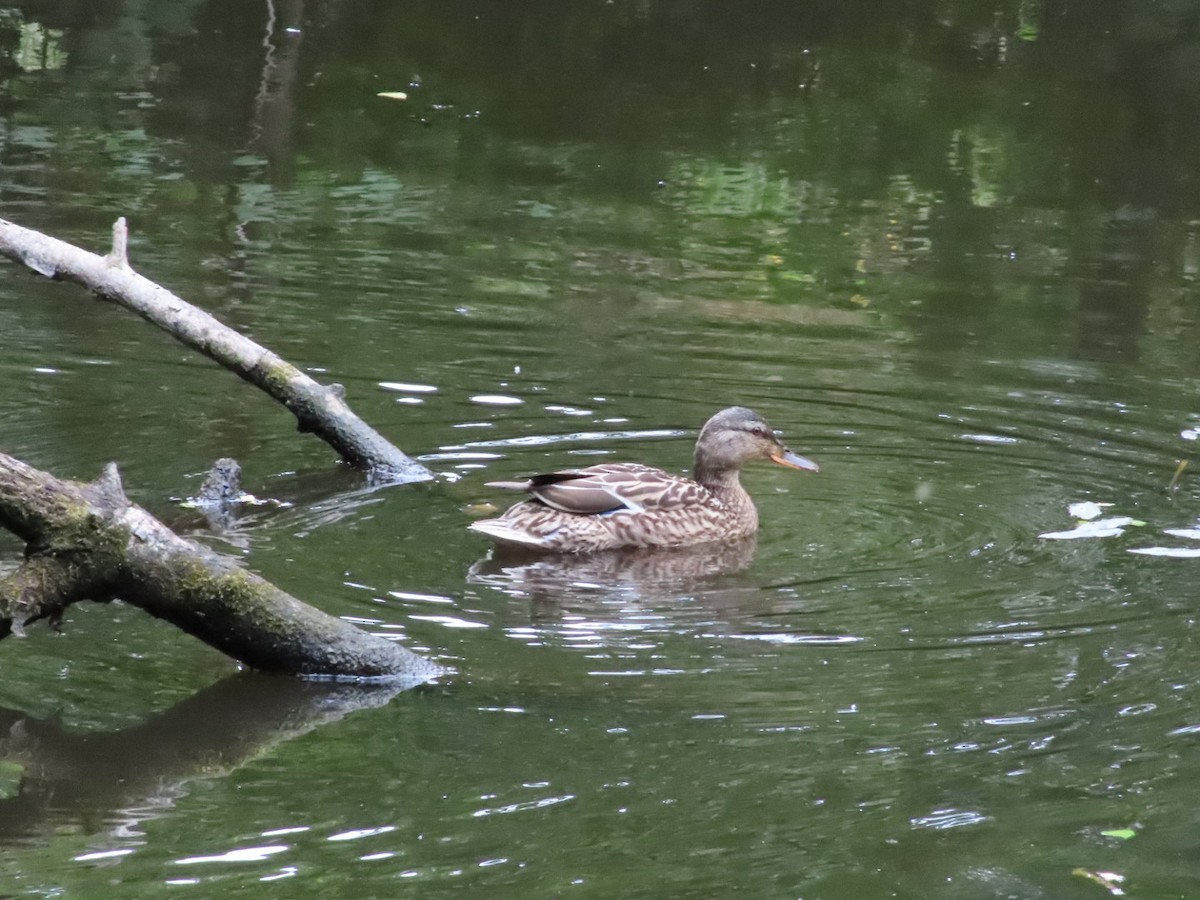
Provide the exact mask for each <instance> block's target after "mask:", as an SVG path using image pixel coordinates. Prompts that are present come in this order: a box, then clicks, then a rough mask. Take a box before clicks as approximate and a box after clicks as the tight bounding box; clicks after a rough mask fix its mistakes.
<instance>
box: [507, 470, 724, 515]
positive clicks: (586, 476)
mask: <svg viewBox="0 0 1200 900" xmlns="http://www.w3.org/2000/svg"><path fill="white" fill-rule="evenodd" d="M489 486H490V487H498V488H504V489H507V490H519V491H525V492H526V493H528V494H532V495H533V496H534V497H535V498H537V499H538V500H540V501H541V502H542V503H544V504H546V505H547V506H549V507H552V508H553V509H557V510H561V511H562V512H567V513H574V514H576V515H581V516H595V515H602V514H604V513H610V512H616V511H618V510H622V509H626V510H631V511H633V512H645V511H648V510H669V509H679V508H681V507H685V506H691V505H694V504H696V503H700V502H702V501H703V499H704V488H702V487H701V486H700V485H698V484H697V483H696V482H694V481H692V480H691V479H690V478H683V477H681V476H679V475H672V474H670V473H669V472H664V471H663V470H662V469H655V468H654V467H652V466H643V465H641V464H640V463H602V464H600V465H598V466H588V467H587V468H586V469H577V470H569V471H562V472H550V473H547V474H545V475H534V476H533V477H532V478H530V479H528V480H527V481H493V482H489Z"/></svg>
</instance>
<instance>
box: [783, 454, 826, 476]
mask: <svg viewBox="0 0 1200 900" xmlns="http://www.w3.org/2000/svg"><path fill="white" fill-rule="evenodd" d="M771 460H772V461H773V462H777V463H779V464H780V465H781V466H788V467H789V468H792V469H801V470H803V471H805V472H819V471H821V468H820V466H818V465H817V464H816V463H815V462H813V461H812V460H811V459H808V458H806V457H803V456H800V455H799V454H797V453H793V452H792V451H791V450H780V451H779V452H778V453H772V454H771Z"/></svg>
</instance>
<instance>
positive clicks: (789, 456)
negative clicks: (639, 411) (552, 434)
mask: <svg viewBox="0 0 1200 900" xmlns="http://www.w3.org/2000/svg"><path fill="white" fill-rule="evenodd" d="M754 459H770V460H773V461H774V462H777V463H779V464H780V465H784V466H791V467H792V468H794V469H804V470H806V471H809V472H815V471H817V464H816V463H815V462H813V461H812V460H809V459H805V458H804V457H803V456H797V455H796V454H795V453H793V452H792V451H791V450H789V449H788V448H787V447H785V446H784V445H783V443H782V442H781V441H780V440H779V436H778V435H776V434H775V432H774V431H772V430H771V426H770V425H768V424H767V423H766V421H765V420H764V419H763V417H762V416H760V415H759V414H758V413H756V412H754V410H751V409H746V408H745V407H744V406H731V407H730V408H729V409H723V410H721V411H720V412H719V413H717V414H716V415H715V416H713V417H712V418H711V419H709V420H708V421H707V422H705V423H704V427H703V428H702V429H700V437H699V438H698V439H697V440H696V453H695V458H694V464H693V468H692V474H693V476H694V478H695V480H692V479H691V478H684V477H682V476H680V475H672V474H670V473H669V472H664V471H663V470H662V469H655V468H652V467H650V466H643V465H641V464H640V463H602V464H600V465H598V466H588V467H587V468H586V469H577V470H572V471H564V472H553V473H550V474H548V475H534V476H533V477H532V478H530V479H529V480H528V481H493V482H489V483H488V486H489V487H497V488H504V489H506V490H513V491H525V492H526V493H529V494H532V495H533V497H532V499H530V500H524V501H522V502H520V503H517V504H516V505H515V506H512V507H510V508H509V509H508V510H507V511H506V512H505V513H504V515H502V516H500V517H498V518H495V519H483V520H481V521H479V522H474V523H472V525H471V526H470V527H471V530H472V531H478V532H480V533H481V534H486V535H487V536H488V537H489V538H491V539H492V540H493V541H495V542H496V543H498V544H506V545H510V546H518V547H525V548H529V549H534V550H549V551H552V552H559V553H583V552H590V551H594V550H615V549H617V548H620V547H686V546H689V545H691V544H702V543H704V542H706V541H720V540H731V539H733V538H740V537H745V536H746V535H748V534H753V533H754V532H755V531H757V530H758V511H757V510H756V509H755V508H754V501H753V500H751V499H750V495H749V494H747V493H746V490H745V488H743V487H742V485H741V482H740V481H739V480H738V472H739V471H740V470H741V468H742V465H743V464H745V463H747V462H750V461H751V460H754Z"/></svg>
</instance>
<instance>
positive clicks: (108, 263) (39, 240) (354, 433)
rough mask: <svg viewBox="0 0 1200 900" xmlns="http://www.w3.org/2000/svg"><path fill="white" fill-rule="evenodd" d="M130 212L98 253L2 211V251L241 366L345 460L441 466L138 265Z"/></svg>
mask: <svg viewBox="0 0 1200 900" xmlns="http://www.w3.org/2000/svg"><path fill="white" fill-rule="evenodd" d="M127 241H128V232H127V229H126V226H125V220H124V218H121V219H118V220H117V221H116V223H115V224H114V225H113V243H112V250H111V251H110V252H109V254H108V255H107V256H97V255H96V254H94V253H89V252H88V251H86V250H82V249H80V248H79V247H76V246H74V245H73V244H68V243H67V242H65V241H60V240H58V239H57V238H52V237H49V236H47V235H44V234H42V233H41V232H38V231H34V230H32V229H29V228H23V227H22V226H20V225H17V224H15V223H13V222H9V221H6V220H4V219H0V254H3V255H5V256H7V257H9V258H10V259H14V260H17V261H18V262H21V263H24V264H25V265H26V266H28V267H29V268H31V269H33V270H34V271H35V272H38V273H39V274H42V275H45V276H47V277H48V278H66V279H69V280H71V281H75V282H77V283H79V284H82V285H83V286H84V287H86V288H88V289H89V290H91V291H93V292H94V293H96V294H98V295H100V296H101V297H104V298H105V299H108V300H112V301H113V302H115V303H119V304H120V305H121V306H124V307H125V308H126V309H129V310H132V311H133V312H135V313H137V314H138V315H139V316H141V317H142V318H144V319H146V320H147V321H149V322H152V323H154V324H155V325H157V326H159V327H160V328H162V329H164V330H165V331H167V332H169V333H170V334H171V335H172V336H174V337H175V338H176V339H178V340H179V341H182V342H183V343H184V344H187V345H188V346H189V347H191V348H192V349H194V350H198V351H199V352H200V353H203V354H204V355H205V356H207V357H208V358H209V359H212V360H215V361H216V362H218V363H220V364H221V365H223V366H224V367H225V368H227V369H230V370H231V371H233V372H235V373H237V374H238V375H239V376H240V377H241V378H243V379H244V380H245V381H248V382H249V383H250V384H253V385H254V386H255V387H257V388H260V389H261V390H263V391H265V392H266V393H267V394H269V395H270V396H271V397H273V398H274V399H276V400H278V401H279V402H280V403H282V404H283V405H284V406H286V407H287V408H288V409H289V410H291V411H292V413H293V414H294V415H295V416H296V419H297V423H298V427H299V429H300V431H303V432H312V433H313V434H315V435H317V436H318V437H320V438H321V439H322V440H324V441H325V442H326V443H328V444H329V445H330V446H331V447H333V448H334V450H336V451H337V452H338V454H339V455H340V456H341V458H342V459H343V460H345V461H346V462H347V463H349V464H350V465H352V466H355V467H356V468H361V469H365V470H366V471H367V472H369V473H370V474H371V475H372V476H373V477H374V478H377V479H379V480H383V481H398V482H409V481H427V480H429V479H430V478H432V477H433V474H432V473H431V472H430V471H429V470H428V469H427V468H425V466H423V465H421V464H420V463H418V462H416V461H415V460H413V459H412V458H410V457H409V456H407V455H406V454H405V453H403V452H402V451H401V450H400V449H399V448H397V447H395V446H394V445H393V444H392V443H391V442H390V441H388V440H387V439H386V438H385V437H383V436H382V435H381V434H379V433H378V432H377V431H375V429H373V428H371V426H369V425H368V424H367V423H366V422H364V421H363V420H362V419H360V418H359V417H358V416H357V415H355V414H354V412H353V411H352V410H351V409H350V407H349V405H347V403H346V401H345V399H344V398H343V394H344V393H345V391H344V389H343V388H342V386H341V385H340V384H331V385H323V384H320V383H318V382H317V381H315V380H314V379H312V378H310V377H309V376H308V375H305V374H304V373H303V372H301V371H300V370H299V369H297V368H296V367H295V366H293V365H292V364H291V363H289V362H287V361H286V360H284V359H282V358H280V357H279V356H277V355H275V354H274V353H272V352H271V351H270V350H267V349H266V348H265V347H261V346H259V345H258V344H256V343H255V342H254V341H252V340H250V339H249V338H247V337H245V336H243V335H241V334H238V333H237V332H236V331H234V330H233V329H232V328H229V327H228V326H226V325H224V324H222V323H221V322H220V321H218V320H217V319H216V318H214V317H213V316H211V315H209V314H208V313H206V312H204V311H203V310H201V309H197V308H196V307H194V306H192V305H191V304H190V303H187V302H186V301H185V300H183V299H181V298H179V297H177V296H175V294H173V293H171V292H170V291H168V290H167V289H166V288H163V287H161V286H159V285H158V284H156V283H154V282H153V281H150V280H149V279H148V278H145V277H143V276H141V275H139V274H138V273H137V272H135V271H133V269H132V268H130V266H129V260H128V259H127V257H126V243H127Z"/></svg>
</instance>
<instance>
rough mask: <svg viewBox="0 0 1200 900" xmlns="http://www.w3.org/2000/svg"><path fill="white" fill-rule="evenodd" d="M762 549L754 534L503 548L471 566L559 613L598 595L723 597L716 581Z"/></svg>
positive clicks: (477, 575)
mask: <svg viewBox="0 0 1200 900" xmlns="http://www.w3.org/2000/svg"><path fill="white" fill-rule="evenodd" d="M757 546H758V539H757V537H755V536H754V535H748V536H746V537H743V538H737V539H735V540H732V541H722V542H710V543H707V544H700V545H697V546H695V547H679V548H676V549H671V550H664V549H661V548H654V547H651V548H646V547H634V548H625V549H621V550H605V551H601V552H598V553H567V554H562V553H559V554H547V553H537V552H531V551H529V550H521V549H518V548H513V547H497V548H496V549H495V550H494V551H493V553H492V554H491V555H490V556H488V557H487V558H485V559H481V560H479V562H477V563H475V564H474V565H473V566H471V569H470V571H469V572H468V573H467V580H468V581H470V582H471V583H473V584H483V585H487V586H489V587H493V588H497V589H499V590H501V591H503V592H504V593H507V594H512V595H514V596H520V597H526V598H528V599H531V600H534V601H538V600H548V601H552V602H553V604H554V606H555V607H556V608H561V604H562V602H563V601H564V600H570V599H577V600H594V599H595V598H596V597H597V595H598V594H603V595H607V596H609V597H612V596H613V595H615V596H616V597H619V598H620V599H622V600H624V601H628V600H642V599H650V600H661V599H662V598H663V596H664V595H666V594H672V593H681V594H682V593H690V592H694V591H696V590H698V589H699V588H701V587H702V586H703V587H704V588H705V595H706V596H707V597H710V598H711V597H714V596H716V595H717V594H718V593H719V592H713V591H711V590H709V588H710V587H711V585H710V582H711V581H712V579H714V578H716V577H717V576H719V575H727V574H732V573H734V572H740V571H742V570H743V569H745V568H747V567H748V566H749V565H750V563H751V562H752V561H753V560H754V552H755V550H756V549H757ZM738 593H739V595H740V593H741V592H738ZM753 593H755V594H757V593H759V592H758V590H757V589H755V590H754V591H753Z"/></svg>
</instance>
